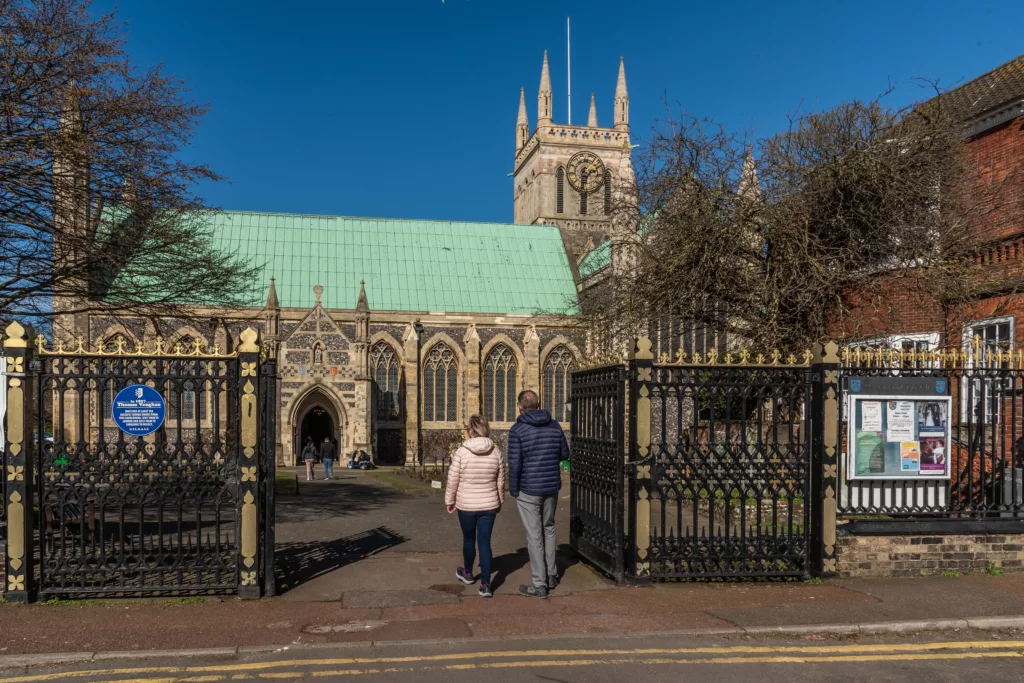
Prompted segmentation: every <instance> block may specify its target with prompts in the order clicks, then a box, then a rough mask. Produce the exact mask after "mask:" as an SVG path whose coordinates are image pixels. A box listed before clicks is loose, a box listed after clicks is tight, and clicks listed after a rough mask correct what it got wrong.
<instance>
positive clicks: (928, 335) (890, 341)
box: [847, 332, 939, 351]
mask: <svg viewBox="0 0 1024 683" xmlns="http://www.w3.org/2000/svg"><path fill="white" fill-rule="evenodd" d="M905 341H913V342H919V341H923V342H926V343H927V344H928V347H927V350H928V351H935V350H936V349H938V348H939V333H938V332H913V333H908V334H884V335H878V336H875V337H867V338H866V339H861V340H859V341H855V342H851V343H849V344H847V348H849V349H851V350H852V349H858V348H864V347H866V346H871V347H872V348H874V347H878V346H880V347H882V348H885V349H894V350H899V349H900V347H901V345H902V344H903V342H905Z"/></svg>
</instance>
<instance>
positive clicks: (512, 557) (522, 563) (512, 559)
mask: <svg viewBox="0 0 1024 683" xmlns="http://www.w3.org/2000/svg"><path fill="white" fill-rule="evenodd" d="M579 562H580V561H579V557H578V556H577V555H576V552H575V551H574V550H573V549H572V547H571V546H570V545H569V544H568V543H563V544H561V545H559V546H558V553H557V555H556V557H555V564H556V565H557V566H558V575H559V576H565V572H566V570H567V569H569V567H571V566H573V565H575V564H579ZM529 564H530V554H529V552H528V551H527V550H526V548H520V549H519V550H517V551H515V552H514V553H504V554H502V555H495V556H494V560H493V561H492V562H491V589H492V590H498V589H499V588H501V587H502V586H503V585H504V584H505V579H506V578H508V577H509V576H510V575H512V574H513V573H515V572H517V571H518V570H520V569H522V568H523V567H526V566H527V565H529ZM529 578H530V577H529V575H527V576H526V580H527V582H528V581H529Z"/></svg>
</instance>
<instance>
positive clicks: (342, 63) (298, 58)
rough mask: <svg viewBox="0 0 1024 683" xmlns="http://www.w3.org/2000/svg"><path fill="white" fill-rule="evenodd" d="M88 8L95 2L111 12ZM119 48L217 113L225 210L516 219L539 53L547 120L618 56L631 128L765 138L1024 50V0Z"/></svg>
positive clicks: (657, 12)
mask: <svg viewBox="0 0 1024 683" xmlns="http://www.w3.org/2000/svg"><path fill="white" fill-rule="evenodd" d="M114 4H115V3H114V2H113V0H97V4H96V8H97V9H107V8H112V7H113V6H114ZM118 4H119V16H120V18H122V19H123V20H125V21H127V22H128V31H129V50H130V51H131V53H132V55H133V57H134V59H135V60H136V62H137V63H140V64H152V63H156V62H163V63H164V65H165V67H166V71H167V72H168V73H172V74H174V75H176V76H178V77H181V78H183V79H185V80H186V81H187V82H188V83H190V84H191V85H192V86H193V89H194V90H193V93H194V96H195V98H196V99H197V100H199V101H204V102H208V103H209V104H210V106H211V113H210V114H209V116H208V117H207V118H206V119H205V120H204V122H203V125H202V128H201V130H200V134H199V136H198V137H197V139H196V141H195V149H194V150H192V154H193V156H194V158H196V159H199V160H203V161H207V162H209V163H210V164H211V165H212V166H213V167H214V168H215V169H216V170H217V171H219V172H221V173H223V174H224V175H226V176H227V177H228V178H229V179H230V184H228V183H223V184H217V185H211V186H204V187H203V188H202V190H201V191H202V192H203V194H204V195H205V196H206V197H207V198H208V200H209V201H210V202H211V203H212V204H214V205H216V206H219V207H222V208H225V209H245V210H255V211H282V212H294V213H324V214H342V215H357V216H384V217H402V218H431V219H456V220H477V221H502V222H507V221H511V219H512V184H511V179H510V178H508V177H507V174H508V173H509V172H510V171H511V170H512V161H513V154H514V149H515V135H514V133H515V119H516V109H517V105H518V99H519V88H520V87H525V88H526V95H527V104H528V107H529V114H530V124H531V126H532V125H534V124H535V123H536V95H537V87H538V82H539V78H540V64H541V55H542V53H543V50H544V49H547V50H548V51H549V57H550V59H551V66H552V84H553V88H554V103H555V104H554V114H555V120H556V121H558V122H564V121H565V119H566V74H565V17H566V15H571V16H572V25H573V52H572V56H573V71H572V82H573V120H574V121H576V122H578V123H582V122H584V121H585V120H586V115H587V106H588V102H589V95H590V92H591V91H594V92H596V96H597V105H598V115H599V120H600V123H601V124H602V125H608V124H609V122H610V120H611V110H612V96H613V93H614V89H615V76H616V69H617V66H618V58H619V55H623V56H624V57H625V58H626V72H627V76H628V80H629V94H630V100H631V110H630V118H631V124H632V132H633V134H634V136H636V137H638V138H640V139H639V140H638V142H641V143H642V142H643V137H644V136H645V135H647V133H648V132H649V130H650V126H651V123H652V121H653V119H654V117H656V116H658V115H659V114H660V113H662V112H663V111H664V108H663V104H662V98H663V96H664V95H666V94H667V97H668V99H669V100H670V101H671V102H673V103H675V102H678V103H680V104H681V105H682V106H685V107H686V108H687V109H688V111H690V112H691V113H693V114H696V115H700V116H707V117H711V118H714V119H717V120H720V121H722V122H724V123H725V124H727V125H728V126H730V127H733V128H738V129H743V130H751V131H753V132H755V133H756V134H758V135H765V134H770V133H771V132H772V131H775V130H778V129H779V128H780V127H782V126H784V125H785V122H786V115H787V113H788V112H790V111H792V110H794V109H795V108H796V107H797V106H800V104H801V102H803V103H804V104H803V106H804V107H808V106H810V107H827V106H831V105H834V104H836V103H837V102H840V101H842V100H844V99H850V98H855V97H859V98H870V97H872V96H874V95H876V94H878V93H880V92H881V91H883V90H884V89H885V88H886V87H887V84H888V83H889V81H890V80H891V81H892V82H893V83H894V84H895V85H896V86H897V88H898V90H897V92H896V94H895V96H894V97H893V99H892V101H893V102H894V103H895V104H903V103H906V102H909V101H911V100H914V99H918V98H920V97H922V95H923V94H924V93H923V91H921V90H920V89H919V88H917V87H916V86H915V85H913V84H912V83H911V79H912V78H913V77H915V76H920V77H929V78H938V79H941V81H942V83H944V84H947V85H953V84H955V83H957V82H959V81H963V80H969V79H970V78H972V77H974V76H976V75H979V74H981V73H983V72H984V71H987V70H989V69H991V68H993V67H995V66H997V65H999V64H1001V63H1003V62H1005V61H1007V60H1009V59H1011V58H1012V57H1015V56H1016V55H1018V54H1020V53H1022V52H1024V34H1022V33H1021V27H1022V26H1024V3H1013V2H999V3H996V2H975V3H972V4H971V5H968V3H967V2H959V3H951V2H941V1H939V2H935V1H930V2H917V1H915V2H905V1H903V0H898V1H896V2H892V1H890V2H842V3H841V2H836V1H831V2H822V1H818V2H763V1H762V2H750V1H749V0H736V1H734V2H730V3H707V2H703V3H699V4H698V3H690V2H679V1H671V2H669V1H666V2H657V3H655V2H629V3H627V2H606V1H605V0H592V1H590V2H568V1H563V0H520V1H517V2H511V1H503V0H444V2H442V0H365V1H363V2H354V1H350V0H344V1H341V0H338V1H333V2H331V1H327V0H321V1H318V2H313V1H311V0H291V1H290V2H280V0H277V1H275V2H269V1H266V0H247V1H245V2H242V1H241V0H213V1H211V0H175V1H174V2H170V1H168V0H159V1H158V0H120V2H119V3H118Z"/></svg>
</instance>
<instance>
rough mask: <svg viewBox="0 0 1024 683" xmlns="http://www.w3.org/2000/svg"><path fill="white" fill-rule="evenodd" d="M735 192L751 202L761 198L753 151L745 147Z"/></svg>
mask: <svg viewBox="0 0 1024 683" xmlns="http://www.w3.org/2000/svg"><path fill="white" fill-rule="evenodd" d="M736 194H737V195H739V196H740V197H742V198H743V199H747V200H750V201H752V202H756V201H759V200H760V199H761V183H760V181H758V179H757V167H756V166H755V165H754V151H753V150H752V149H751V148H749V147H747V152H746V154H744V155H743V170H742V171H740V182H739V185H737V187H736Z"/></svg>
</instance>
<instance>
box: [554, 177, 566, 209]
mask: <svg viewBox="0 0 1024 683" xmlns="http://www.w3.org/2000/svg"><path fill="white" fill-rule="evenodd" d="M555 213H565V169H564V168H562V167H561V166H559V167H558V170H556V171H555Z"/></svg>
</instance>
